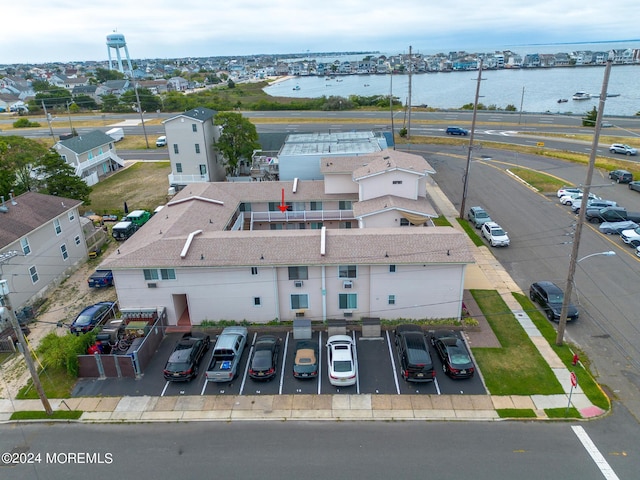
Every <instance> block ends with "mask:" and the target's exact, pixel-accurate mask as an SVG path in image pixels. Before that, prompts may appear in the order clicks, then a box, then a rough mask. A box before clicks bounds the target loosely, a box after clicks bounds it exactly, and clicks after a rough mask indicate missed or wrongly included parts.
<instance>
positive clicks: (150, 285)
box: [147, 283, 158, 288]
mask: <svg viewBox="0 0 640 480" xmlns="http://www.w3.org/2000/svg"><path fill="white" fill-rule="evenodd" d="M157 286H158V284H157V283H147V287H149V288H156V287H157Z"/></svg>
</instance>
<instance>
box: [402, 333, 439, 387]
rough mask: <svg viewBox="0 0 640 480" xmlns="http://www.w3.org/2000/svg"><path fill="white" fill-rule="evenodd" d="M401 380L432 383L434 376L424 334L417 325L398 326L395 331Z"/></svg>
mask: <svg viewBox="0 0 640 480" xmlns="http://www.w3.org/2000/svg"><path fill="white" fill-rule="evenodd" d="M395 337H396V347H397V348H398V358H399V359H400V370H401V374H402V378H404V379H405V380H406V381H407V382H432V381H433V379H434V378H435V376H436V372H435V370H434V369H433V362H432V361H431V355H429V347H428V345H427V341H426V338H425V336H424V332H423V331H422V329H421V328H420V327H419V326H418V325H398V326H397V327H396V331H395Z"/></svg>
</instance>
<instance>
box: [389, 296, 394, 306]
mask: <svg viewBox="0 0 640 480" xmlns="http://www.w3.org/2000/svg"><path fill="white" fill-rule="evenodd" d="M395 304H396V296H395V295H389V305H395Z"/></svg>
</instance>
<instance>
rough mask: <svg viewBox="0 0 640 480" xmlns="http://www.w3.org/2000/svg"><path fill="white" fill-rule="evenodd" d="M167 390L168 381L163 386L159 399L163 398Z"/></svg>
mask: <svg viewBox="0 0 640 480" xmlns="http://www.w3.org/2000/svg"><path fill="white" fill-rule="evenodd" d="M167 388H169V381H168V380H167V382H166V383H165V384H164V388H163V389H162V393H161V394H160V396H161V397H164V394H165V393H166V392H167Z"/></svg>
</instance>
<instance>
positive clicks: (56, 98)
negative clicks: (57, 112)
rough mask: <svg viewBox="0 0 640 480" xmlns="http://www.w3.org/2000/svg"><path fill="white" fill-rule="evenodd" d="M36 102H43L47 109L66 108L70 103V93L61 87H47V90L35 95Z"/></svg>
mask: <svg viewBox="0 0 640 480" xmlns="http://www.w3.org/2000/svg"><path fill="white" fill-rule="evenodd" d="M36 102H37V103H40V104H41V103H42V102H44V105H45V106H46V107H47V108H52V107H55V106H66V105H67V103H69V102H71V92H69V91H68V90H67V89H65V88H62V87H54V86H49V89H48V90H44V91H42V92H38V93H36Z"/></svg>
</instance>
